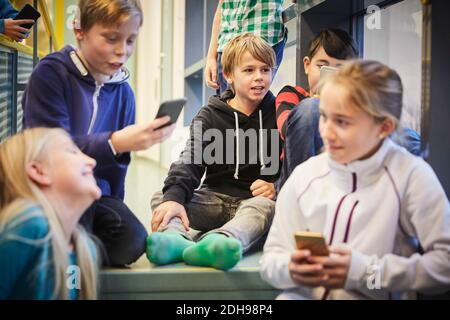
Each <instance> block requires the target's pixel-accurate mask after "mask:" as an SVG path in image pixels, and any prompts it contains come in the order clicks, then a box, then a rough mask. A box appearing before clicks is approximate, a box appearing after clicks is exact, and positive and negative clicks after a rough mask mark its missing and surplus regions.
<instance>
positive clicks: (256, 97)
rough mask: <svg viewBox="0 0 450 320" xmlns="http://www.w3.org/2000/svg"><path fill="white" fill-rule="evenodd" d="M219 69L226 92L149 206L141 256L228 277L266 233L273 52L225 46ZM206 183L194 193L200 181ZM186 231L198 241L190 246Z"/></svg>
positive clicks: (276, 149) (243, 41) (248, 38)
mask: <svg viewBox="0 0 450 320" xmlns="http://www.w3.org/2000/svg"><path fill="white" fill-rule="evenodd" d="M222 64H223V70H224V75H225V78H226V80H227V82H228V84H229V85H230V87H231V88H232V89H231V90H227V91H225V92H224V93H223V94H222V96H213V97H211V98H210V99H209V103H208V105H207V106H205V107H203V108H202V109H201V110H200V112H199V113H198V115H197V116H196V117H195V118H194V120H193V122H192V124H191V134H190V140H189V141H188V143H187V146H186V148H185V150H184V151H183V152H182V153H181V156H180V159H179V160H178V161H177V162H175V163H173V164H172V166H171V168H170V171H169V174H168V177H167V179H166V180H165V182H164V188H163V190H162V193H161V192H159V193H156V194H155V195H154V196H153V199H152V203H151V204H152V209H153V218H152V230H153V231H157V232H153V233H152V234H151V235H150V236H149V237H148V240H147V256H148V258H149V260H150V261H151V262H153V263H155V264H168V263H174V262H179V261H184V262H185V263H187V264H190V265H200V266H211V267H214V268H217V269H222V270H227V269H230V268H232V267H233V266H235V265H236V263H237V262H238V261H239V260H240V258H241V256H242V252H246V251H248V250H249V249H251V248H252V247H253V246H254V245H255V244H256V243H257V242H258V240H260V239H261V238H262V237H263V236H264V235H265V234H266V233H267V231H268V229H269V227H270V224H271V221H272V218H273V214H274V204H275V203H274V201H273V200H272V199H273V197H274V195H275V188H274V185H273V181H274V180H275V179H276V178H277V175H278V169H279V164H280V163H279V156H280V139H279V134H278V131H277V129H276V121H275V97H274V96H273V95H272V93H271V92H270V91H269V87H270V84H271V81H272V71H273V69H274V68H275V54H274V51H273V49H272V48H271V47H270V45H268V44H267V43H266V42H264V41H263V40H262V39H261V38H259V37H257V36H255V35H252V34H242V35H239V36H237V37H235V38H234V39H233V40H231V41H230V42H229V44H228V45H227V46H226V48H225V50H224V53H223V56H222ZM205 170H206V177H205V180H204V183H203V185H202V186H201V188H200V189H198V190H196V188H197V187H198V186H199V185H200V180H201V178H202V176H203V174H204V172H205ZM189 226H191V227H192V228H194V229H196V230H199V231H201V232H202V233H203V234H202V236H201V237H200V238H199V241H198V242H194V241H193V239H192V238H191V236H190V235H189V234H188V232H187V231H188V229H189Z"/></svg>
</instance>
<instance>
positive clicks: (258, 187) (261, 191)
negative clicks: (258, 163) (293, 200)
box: [250, 179, 275, 200]
mask: <svg viewBox="0 0 450 320" xmlns="http://www.w3.org/2000/svg"><path fill="white" fill-rule="evenodd" d="M250 191H251V192H252V195H253V196H254V197H257V196H261V197H265V198H269V199H271V200H272V199H273V198H274V197H275V185H274V184H273V183H270V182H266V181H264V180H260V179H258V180H256V181H255V182H253V183H252V185H251V186H250Z"/></svg>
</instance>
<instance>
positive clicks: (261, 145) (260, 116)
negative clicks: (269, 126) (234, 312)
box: [259, 109, 266, 170]
mask: <svg viewBox="0 0 450 320" xmlns="http://www.w3.org/2000/svg"><path fill="white" fill-rule="evenodd" d="M263 142H264V141H263V122H262V111H261V109H260V110H259V161H260V162H261V170H264V169H265V168H266V164H265V163H264V153H263V148H264V143H263Z"/></svg>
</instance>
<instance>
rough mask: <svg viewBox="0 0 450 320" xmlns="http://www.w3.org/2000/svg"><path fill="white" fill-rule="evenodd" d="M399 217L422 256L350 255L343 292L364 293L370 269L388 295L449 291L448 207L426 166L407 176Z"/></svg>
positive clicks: (432, 174)
mask: <svg viewBox="0 0 450 320" xmlns="http://www.w3.org/2000/svg"><path fill="white" fill-rule="evenodd" d="M400 215H401V217H402V222H406V223H407V225H406V227H408V229H409V230H410V231H411V233H412V234H411V235H412V236H414V237H415V238H416V239H418V240H419V243H420V244H421V246H422V248H423V250H424V254H423V255H420V254H419V253H415V254H413V255H411V256H410V257H401V256H398V255H394V254H387V255H384V256H383V257H381V258H378V257H376V256H367V255H363V254H361V253H359V252H354V253H352V261H351V266H350V270H349V274H348V279H347V282H346V287H345V288H346V289H349V290H352V289H356V290H359V291H363V293H366V292H367V281H368V280H369V279H368V273H367V270H368V268H370V266H376V267H377V269H378V270H379V272H380V273H379V276H380V278H381V288H382V289H387V290H389V291H391V292H392V291H418V292H422V293H440V292H444V291H447V290H449V289H450V205H449V201H448V199H447V196H446V194H445V192H444V190H443V188H442V186H441V185H440V183H439V181H438V179H437V177H436V175H435V173H434V172H433V170H432V169H431V167H430V166H429V165H428V164H421V165H420V166H418V167H416V168H415V169H414V170H413V172H412V173H411V175H410V177H409V181H408V185H407V188H406V192H405V194H404V197H403V200H402V202H401V214H400Z"/></svg>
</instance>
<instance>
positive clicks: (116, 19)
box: [78, 0, 144, 32]
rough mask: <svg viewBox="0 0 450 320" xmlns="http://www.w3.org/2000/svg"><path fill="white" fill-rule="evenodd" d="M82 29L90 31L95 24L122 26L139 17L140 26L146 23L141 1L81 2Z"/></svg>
mask: <svg viewBox="0 0 450 320" xmlns="http://www.w3.org/2000/svg"><path fill="white" fill-rule="evenodd" d="M78 6H79V9H80V12H79V14H80V16H79V18H80V27H81V29H82V30H83V31H85V32H86V31H89V30H90V29H91V28H92V27H93V26H94V24H96V23H99V24H101V25H104V26H105V25H120V24H121V23H123V22H124V21H126V20H128V19H129V18H130V17H135V16H137V17H139V19H140V25H142V23H143V21H144V15H143V13H142V7H141V3H140V1H139V0H80V2H79V3H78Z"/></svg>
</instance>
